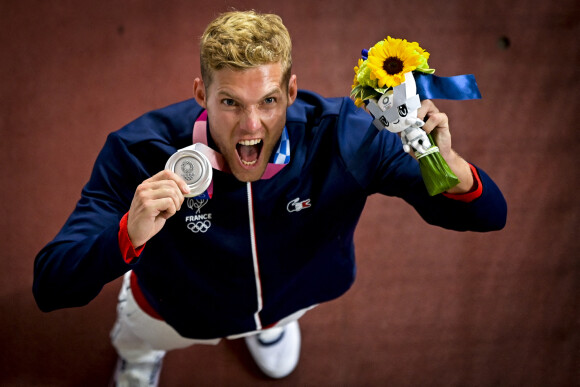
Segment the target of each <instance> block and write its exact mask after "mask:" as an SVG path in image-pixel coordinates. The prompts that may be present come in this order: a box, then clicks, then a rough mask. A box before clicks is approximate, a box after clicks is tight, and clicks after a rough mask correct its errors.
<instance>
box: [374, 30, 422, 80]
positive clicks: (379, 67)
mask: <svg viewBox="0 0 580 387" xmlns="http://www.w3.org/2000/svg"><path fill="white" fill-rule="evenodd" d="M428 58H429V53H428V52H427V51H425V50H423V49H422V48H421V47H419V45H418V44H417V43H415V42H413V43H409V42H407V40H406V39H393V38H391V37H390V36H388V37H387V38H386V39H385V40H382V41H380V42H378V43H377V44H375V45H374V47H373V48H371V49H370V50H369V57H368V60H367V67H368V68H369V69H371V74H370V78H371V79H376V80H378V85H379V87H395V86H398V85H400V84H401V83H403V82H404V81H405V73H407V72H409V71H413V70H415V69H417V68H418V67H419V66H421V67H423V66H425V67H426V63H427V59H428Z"/></svg>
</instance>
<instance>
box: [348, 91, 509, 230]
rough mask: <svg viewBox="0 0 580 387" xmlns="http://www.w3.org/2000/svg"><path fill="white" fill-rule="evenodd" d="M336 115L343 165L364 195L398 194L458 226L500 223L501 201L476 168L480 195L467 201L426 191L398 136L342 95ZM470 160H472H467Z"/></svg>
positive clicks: (436, 221)
mask: <svg viewBox="0 0 580 387" xmlns="http://www.w3.org/2000/svg"><path fill="white" fill-rule="evenodd" d="M345 105H346V106H343V109H342V112H341V117H340V118H339V120H340V122H339V143H340V147H341V154H342V157H343V159H344V160H345V163H346V165H347V169H348V170H349V172H350V173H351V175H352V176H354V177H355V179H357V181H358V182H359V184H360V185H361V186H362V187H363V188H364V189H365V190H366V192H367V194H368V195H371V194H374V193H381V194H384V195H388V196H395V197H399V198H402V199H403V200H405V201H406V202H407V203H409V204H410V205H412V206H413V207H414V208H415V210H416V211H417V212H418V213H419V215H420V216H421V217H422V218H423V219H424V220H425V221H426V222H427V223H429V224H432V225H436V226H440V227H444V228H447V229H451V230H457V231H494V230H500V229H502V228H503V227H504V226H505V223H506V218H507V204H506V201H505V199H504V197H503V195H502V193H501V191H500V190H499V188H498V187H497V185H496V184H495V183H494V181H493V180H492V179H491V178H490V177H489V176H488V175H487V174H486V173H485V172H484V171H483V170H482V169H480V168H478V167H477V166H475V170H476V172H477V174H478V176H479V178H480V181H481V183H482V190H481V195H480V196H479V197H478V198H477V199H475V200H472V201H470V202H463V201H460V200H455V199H453V198H450V197H445V195H442V194H439V195H435V196H430V195H429V193H428V192H427V189H426V187H425V184H424V183H423V178H422V176H421V171H420V169H419V163H418V162H417V161H416V160H415V159H414V158H413V157H411V156H410V155H409V154H407V153H405V152H404V150H403V147H402V144H401V140H400V139H399V136H397V135H396V134H394V133H391V132H389V131H387V130H381V131H378V130H377V129H376V128H375V127H374V126H373V125H372V123H371V121H372V120H371V119H369V115H368V114H367V113H366V112H364V111H363V110H362V109H356V110H354V109H353V105H352V103H350V101H347V102H346V104H345ZM472 165H473V164H472Z"/></svg>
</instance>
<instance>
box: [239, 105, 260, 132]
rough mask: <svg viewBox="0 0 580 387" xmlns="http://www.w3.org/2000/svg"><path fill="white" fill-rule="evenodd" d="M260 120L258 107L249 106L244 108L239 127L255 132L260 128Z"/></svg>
mask: <svg viewBox="0 0 580 387" xmlns="http://www.w3.org/2000/svg"><path fill="white" fill-rule="evenodd" d="M260 122H261V118H260V114H259V111H258V109H257V108H256V107H255V106H251V107H249V108H247V109H244V114H243V116H242V117H241V120H240V128H241V129H244V130H247V131H249V132H255V131H256V130H258V129H260V126H261V123H260Z"/></svg>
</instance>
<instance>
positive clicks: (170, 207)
mask: <svg viewBox="0 0 580 387" xmlns="http://www.w3.org/2000/svg"><path fill="white" fill-rule="evenodd" d="M153 205H154V208H155V209H156V210H157V215H158V216H161V217H162V218H163V219H169V218H171V217H172V216H173V215H175V214H176V213H177V211H178V208H177V207H176V206H175V202H174V201H173V200H171V198H161V199H157V200H155V201H154V203H153Z"/></svg>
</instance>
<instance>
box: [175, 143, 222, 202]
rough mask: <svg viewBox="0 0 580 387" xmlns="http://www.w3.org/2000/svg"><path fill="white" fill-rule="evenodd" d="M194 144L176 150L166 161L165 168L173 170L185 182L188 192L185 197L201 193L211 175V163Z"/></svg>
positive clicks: (207, 184)
mask: <svg viewBox="0 0 580 387" xmlns="http://www.w3.org/2000/svg"><path fill="white" fill-rule="evenodd" d="M196 145H198V144H194V145H191V146H188V147H186V148H183V149H180V150H178V151H177V152H176V153H174V154H173V155H172V156H171V157H170V158H169V160H167V163H166V164H165V169H168V170H170V171H172V172H175V173H176V174H177V175H179V176H181V178H182V179H183V180H185V182H186V183H187V186H188V187H189V189H190V193H189V194H187V195H184V196H186V197H194V196H198V195H201V194H202V193H204V192H205V190H206V189H207V188H208V187H209V185H210V183H211V179H212V177H213V171H212V168H211V164H210V162H209V159H208V158H207V156H206V155H204V154H203V153H201V152H200V151H199V150H196Z"/></svg>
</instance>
